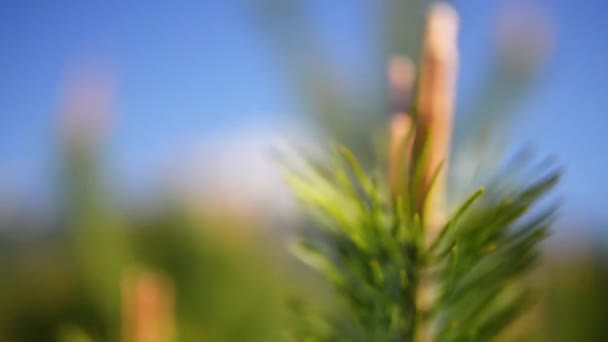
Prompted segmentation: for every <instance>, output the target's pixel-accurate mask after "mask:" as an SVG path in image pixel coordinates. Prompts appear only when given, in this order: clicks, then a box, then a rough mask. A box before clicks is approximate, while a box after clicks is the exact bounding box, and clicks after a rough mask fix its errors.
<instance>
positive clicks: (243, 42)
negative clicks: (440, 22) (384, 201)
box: [0, 0, 608, 341]
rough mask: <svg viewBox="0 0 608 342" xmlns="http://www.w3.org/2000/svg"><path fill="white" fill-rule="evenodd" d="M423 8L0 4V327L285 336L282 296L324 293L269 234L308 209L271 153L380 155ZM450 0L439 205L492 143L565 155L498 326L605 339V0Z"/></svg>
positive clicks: (72, 332) (496, 147)
mask: <svg viewBox="0 0 608 342" xmlns="http://www.w3.org/2000/svg"><path fill="white" fill-rule="evenodd" d="M432 2H433V1H430V0H387V1H369V0H368V1H365V0H354V1H331V2H330V1H322V0H307V1H301V0H231V1H211V0H209V1H182V2H169V1H129V2H127V1H114V0H109V1H81V2H73V1H67V0H57V1H37V2H34V1H18V0H0V76H1V77H0V129H1V130H0V340H1V341H117V340H125V341H167V340H171V339H176V340H179V341H283V340H287V336H286V331H287V330H289V328H290V327H291V326H292V325H294V324H297V323H294V322H293V321H292V320H291V319H290V315H289V312H288V311H289V310H287V309H286V305H285V302H287V301H288V298H290V297H292V296H298V297H304V298H310V300H311V301H314V302H318V303H319V305H331V300H326V299H327V298H326V297H328V296H329V295H328V294H327V293H326V291H324V290H323V284H322V282H320V281H319V280H318V279H316V278H315V277H314V276H313V275H312V273H310V272H309V271H307V270H306V269H305V268H304V267H302V265H300V264H299V263H297V262H295V261H293V260H292V259H291V257H290V256H289V253H287V252H286V251H285V248H284V245H285V243H286V241H287V240H288V239H289V238H290V236H291V235H292V234H293V233H294V231H295V230H297V229H299V228H301V227H303V226H306V225H307V224H308V223H307V222H306V221H305V220H304V219H303V218H302V215H301V213H300V211H299V210H298V207H297V204H296V203H295V201H294V200H293V199H292V196H291V194H290V193H289V191H288V190H287V189H286V188H285V185H284V183H283V179H282V165H281V164H280V163H279V162H277V160H276V158H275V157H274V156H275V153H276V150H277V149H283V148H285V146H292V147H295V149H296V150H301V149H303V150H306V151H308V152H309V153H311V154H315V153H318V151H321V150H323V148H324V146H326V144H325V142H330V141H340V142H343V143H345V144H346V145H348V146H349V147H350V148H352V149H353V150H354V151H355V153H356V154H357V155H358V156H360V158H361V159H362V160H363V161H364V162H365V163H367V165H371V164H373V163H374V161H376V160H378V159H379V158H380V157H379V156H378V153H377V146H378V143H377V142H378V140H382V139H383V134H384V133H383V132H384V131H385V129H386V125H387V122H388V119H389V117H390V111H391V104H390V99H389V96H388V94H389V89H388V81H387V73H386V69H387V61H388V60H389V59H390V58H391V57H393V56H395V55H398V56H406V57H408V58H410V59H411V60H412V61H413V62H414V64H416V61H417V58H418V55H419V47H420V36H421V32H422V29H423V21H424V18H425V12H426V8H428V5H429V4H430V3H432ZM452 3H453V4H454V6H455V7H456V9H457V10H458V12H459V14H460V24H461V32H460V40H459V46H460V71H459V79H458V96H457V105H456V112H457V113H456V133H455V136H454V139H453V147H452V155H453V158H452V161H451V165H450V170H451V174H450V177H451V178H450V179H451V182H450V184H451V197H452V198H453V201H454V202H457V201H458V200H459V199H460V198H461V197H462V196H466V195H467V194H468V193H469V192H470V190H472V189H474V188H475V187H477V186H478V185H480V184H484V183H485V182H487V181H488V180H489V179H491V177H492V176H493V175H495V174H496V172H497V171H498V170H499V169H500V168H501V165H503V164H504V161H505V160H509V159H513V158H526V157H525V156H529V155H535V156H540V157H546V156H550V157H552V158H554V159H555V160H556V161H557V164H558V165H561V166H562V167H563V169H564V177H563V180H562V182H561V184H560V186H559V189H558V193H557V194H555V196H556V198H559V199H560V201H561V203H562V207H561V211H560V215H559V219H558V220H557V222H556V223H555V226H554V230H553V235H552V236H551V237H550V238H549V239H548V240H547V241H546V242H545V243H544V245H543V250H544V257H543V260H542V262H541V265H540V268H539V271H538V274H537V275H535V277H534V279H533V280H532V281H533V282H534V283H535V285H536V286H538V287H539V290H540V291H539V298H540V301H539V304H538V305H537V306H536V307H535V308H534V309H533V310H531V312H530V315H527V316H526V317H524V318H523V319H522V320H521V322H519V323H518V324H517V327H516V329H514V332H511V333H510V334H511V335H512V336H507V337H506V338H516V337H517V338H523V339H524V340H550V341H605V340H607V339H608V328H607V327H608V325H606V324H605V323H608V322H606V318H605V317H608V309H607V308H608V306H607V305H606V304H608V303H607V302H608V297H607V296H606V295H605V290H606V289H608V287H606V286H608V259H606V257H607V256H608V254H607V252H608V249H606V242H607V241H608V240H607V238H608V230H606V224H607V223H608V216H607V215H606V213H605V211H604V210H605V200H604V195H605V192H606V191H608V178H607V177H605V176H604V171H605V168H606V167H607V166H608V157H606V154H605V151H604V148H605V147H606V146H608V135H606V128H607V127H608V116H607V115H606V111H607V110H608V99H607V98H606V96H605V95H604V91H605V90H606V89H608V69H607V66H606V63H605V61H606V60H608V45H606V41H605V34H606V33H607V32H608V22H606V20H604V19H605V18H604V15H603V14H604V13H605V11H606V10H608V4H606V3H605V2H604V1H603V0H588V1H585V2H579V3H576V2H573V1H567V0H520V1H517V0H500V1H486V0H468V1H459V0H455V1H453V2H452ZM522 151H523V152H522ZM513 156H517V157H513ZM328 303H329V304H328ZM146 334H150V335H146Z"/></svg>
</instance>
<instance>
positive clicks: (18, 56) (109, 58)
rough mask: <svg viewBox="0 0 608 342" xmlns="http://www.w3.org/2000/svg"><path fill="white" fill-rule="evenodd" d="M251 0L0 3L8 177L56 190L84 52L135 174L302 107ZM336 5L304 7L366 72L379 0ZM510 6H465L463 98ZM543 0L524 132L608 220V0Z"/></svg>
mask: <svg viewBox="0 0 608 342" xmlns="http://www.w3.org/2000/svg"><path fill="white" fill-rule="evenodd" d="M245 3H247V1H246V0H235V1H189V2H186V1H184V2H172V1H171V2H170V1H117V0H116V1H115V0H110V1H78V2H77V1H68V0H57V1H36V2H34V1H17V0H0V75H1V77H0V110H1V113H0V127H1V128H2V130H1V131H0V132H1V134H0V168H2V170H1V171H0V177H4V178H5V180H4V181H3V182H0V184H5V183H8V184H9V185H10V186H11V187H15V188H19V189H22V190H23V191H24V192H25V193H26V194H29V196H34V197H35V196H37V194H38V193H39V192H40V191H43V190H41V189H44V188H45V187H47V186H48V182H49V177H48V173H49V171H48V170H50V167H51V164H52V158H53V156H54V155H53V153H54V152H53V151H54V150H53V149H54V146H53V142H54V141H55V140H56V126H57V111H58V109H59V106H60V102H59V101H60V99H61V89H62V84H64V83H65V78H66V73H67V71H68V70H69V69H70V68H71V67H73V66H74V65H76V66H78V65H80V64H81V63H84V62H83V61H88V60H95V61H96V63H97V62H98V63H101V64H103V65H105V66H106V67H107V68H108V69H109V70H111V71H112V74H113V78H114V80H115V86H116V89H115V93H116V97H115V101H114V109H115V110H114V113H113V114H114V117H115V118H114V119H113V121H114V124H113V133H112V140H111V141H112V142H111V146H110V150H111V154H112V158H113V159H114V161H115V162H116V164H117V168H118V169H119V173H122V176H124V177H125V178H126V179H128V180H130V181H138V180H139V181H141V180H142V179H144V181H145V178H146V177H153V174H154V170H155V168H157V167H158V166H159V165H160V163H162V162H163V160H164V159H166V156H167V155H168V154H171V153H172V151H174V149H175V148H176V146H179V144H183V143H185V142H187V141H188V140H189V139H195V138H196V137H197V136H200V135H209V134H221V132H226V131H227V130H233V129H234V128H235V127H237V126H241V125H248V123H250V122H254V123H255V124H256V125H262V126H263V125H264V123H269V125H270V123H272V122H273V121H277V120H282V119H284V118H285V117H289V116H290V115H294V114H295V113H301V112H302V108H299V107H298V104H297V101H295V98H294V94H293V93H291V92H290V91H289V89H288V88H289V87H287V86H286V82H287V81H286V77H285V75H283V74H282V73H281V71H280V68H278V67H277V66H276V64H277V62H278V60H277V59H278V56H277V54H275V53H273V50H272V44H271V43H270V42H269V40H268V37H267V36H266V35H265V34H264V33H263V32H262V30H261V29H260V28H259V27H258V26H256V24H255V20H254V19H253V18H252V15H251V13H249V12H248V11H247V8H248V6H245V5H244V4H245ZM329 3H330V2H327V1H310V2H307V4H308V6H306V7H307V9H308V10H309V14H310V15H311V19H312V23H313V24H314V26H315V28H314V29H315V32H316V33H318V34H320V35H321V36H322V37H323V39H324V40H323V46H325V47H328V48H330V49H331V52H332V53H333V54H334V55H335V56H337V58H339V59H340V60H342V61H343V63H342V67H343V68H345V69H348V70H351V71H350V72H351V73H352V74H353V75H354V76H352V77H355V79H359V80H361V79H365V76H366V75H368V74H369V72H370V69H369V67H367V68H366V65H368V64H369V61H370V59H372V58H374V57H375V56H374V55H373V53H370V48H369V46H370V45H369V44H368V43H370V42H372V41H373V33H374V28H375V25H377V24H378V23H377V22H375V21H374V20H372V19H371V17H370V15H369V11H370V9H372V8H373V6H371V5H370V4H371V3H373V2H371V1H335V2H331V5H330V4H329ZM500 3H501V1H487V0H467V1H455V5H456V7H457V8H458V9H459V11H460V13H461V17H462V32H461V41H460V45H461V47H462V56H461V62H462V70H461V71H462V72H461V74H462V75H461V76H462V77H461V81H460V87H459V89H460V98H464V99H466V98H467V95H469V94H470V93H471V91H472V89H474V86H475V82H476V80H477V79H479V78H480V77H481V73H482V72H483V65H484V62H485V61H486V59H487V58H488V50H489V45H490V41H489V40H490V34H489V32H490V31H491V29H492V20H493V18H495V15H496V11H497V10H498V8H499V5H500ZM542 3H543V4H544V5H545V6H546V7H547V9H548V10H549V13H550V14H551V15H552V17H553V21H554V22H555V24H556V29H557V32H556V37H557V42H556V45H555V50H554V55H553V57H552V59H551V61H550V63H549V64H548V65H547V66H546V68H545V69H544V71H543V77H542V79H541V81H540V82H539V84H538V86H537V87H536V88H534V89H533V90H532V91H530V92H529V93H527V95H526V97H525V99H524V101H522V102H521V103H520V104H519V105H518V106H517V107H516V108H515V111H517V113H516V114H517V116H518V118H519V119H518V121H517V124H516V125H517V126H516V132H517V136H516V139H517V141H520V142H525V143H531V144H533V145H534V146H535V147H536V148H537V150H539V151H541V152H542V153H547V154H549V153H550V154H555V155H556V156H557V157H558V159H559V161H560V163H561V164H563V165H564V167H565V170H566V174H565V178H564V181H563V183H562V185H561V188H560V192H561V194H562V195H563V197H564V198H565V200H566V202H565V208H564V209H565V214H566V215H577V214H578V215H587V216H589V217H590V218H591V219H592V220H597V221H599V222H605V218H606V217H605V214H603V210H604V202H605V200H604V198H603V195H604V191H606V190H608V178H607V177H605V176H604V170H605V169H606V167H607V166H608V157H607V156H606V153H605V152H604V148H605V147H606V146H608V137H606V129H607V128H608V118H607V117H608V115H607V114H608V113H607V112H608V97H607V96H606V95H605V91H606V90H607V89H608V80H607V76H608V70H607V63H606V62H605V61H607V60H608V41H607V40H606V34H607V33H608V22H607V21H606V20H605V13H606V10H608V4H606V3H605V1H603V0H587V1H584V2H573V1H569V0H552V1H551V0H547V1H542ZM372 45H373V44H372ZM366 63H367V64H366ZM357 77H358V78H357Z"/></svg>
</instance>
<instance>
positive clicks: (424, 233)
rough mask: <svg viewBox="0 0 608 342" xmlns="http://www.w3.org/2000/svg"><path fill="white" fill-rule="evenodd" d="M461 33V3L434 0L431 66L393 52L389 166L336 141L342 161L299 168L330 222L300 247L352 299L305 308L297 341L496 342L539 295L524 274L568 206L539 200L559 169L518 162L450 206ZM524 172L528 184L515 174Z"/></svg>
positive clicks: (311, 205) (426, 47)
mask: <svg viewBox="0 0 608 342" xmlns="http://www.w3.org/2000/svg"><path fill="white" fill-rule="evenodd" d="M457 33H458V15H457V13H456V11H455V10H454V9H453V8H452V7H451V6H450V5H448V4H445V3H439V4H435V5H432V6H431V7H430V8H429V11H428V14H427V19H426V24H425V29H424V34H423V43H422V49H421V51H422V54H421V56H420V58H419V60H420V62H419V63H420V65H413V62H411V59H408V58H407V57H404V56H399V57H395V58H394V59H392V60H391V61H390V62H389V68H388V69H389V77H388V78H389V82H390V88H391V96H392V98H393V101H392V102H393V109H392V111H393V113H392V119H391V120H390V124H389V125H388V130H387V131H388V136H389V139H388V140H389V143H388V146H387V147H386V148H387V151H388V152H387V156H388V158H387V159H388V160H387V162H386V163H385V165H381V166H379V165H376V167H375V168H374V169H373V170H371V171H370V170H366V168H365V167H363V166H362V165H361V164H360V163H359V162H358V161H357V159H356V157H355V156H354V155H353V153H352V152H351V151H350V150H349V149H348V148H347V147H345V146H336V147H334V148H333V152H332V155H333V158H332V162H331V163H329V165H327V163H315V162H310V163H306V165H305V166H304V167H303V168H300V169H298V170H295V171H290V172H289V173H288V175H287V180H288V183H289V184H290V186H291V187H292V188H293V190H294V191H295V193H296V194H297V196H298V197H299V199H301V201H302V202H303V203H305V205H306V207H307V208H308V209H310V212H311V213H312V215H313V217H314V219H315V222H316V223H317V224H316V227H317V229H315V230H314V231H311V230H306V231H304V232H303V233H302V234H301V235H302V236H301V238H300V239H299V240H298V241H297V242H296V243H294V245H293V250H294V252H295V253H296V255H297V256H298V257H299V258H300V259H301V260H302V261H304V262H305V263H306V264H308V265H310V266H311V267H313V268H314V269H316V270H317V271H319V272H320V273H321V274H323V275H324V276H325V277H326V278H327V280H328V281H329V282H330V283H331V284H332V286H333V288H334V289H335V293H336V294H337V296H338V297H339V299H340V301H341V302H343V303H344V307H345V309H344V310H341V311H340V312H338V313H335V312H334V313H332V314H328V313H322V312H314V310H312V311H311V310H300V311H299V312H300V315H301V317H300V318H301V322H303V324H302V327H301V329H299V330H297V331H296V332H295V333H296V335H297V336H296V339H297V340H306V341H422V342H424V341H470V340H482V341H483V340H488V339H492V338H494V337H496V336H498V335H500V334H501V333H502V332H503V331H504V330H505V328H506V327H508V326H509V324H510V323H512V322H513V321H514V320H515V319H516V318H517V317H518V316H519V315H520V314H522V313H523V312H525V310H526V309H527V308H528V307H529V304H530V303H532V300H533V298H534V296H533V295H532V294H531V291H530V289H529V287H528V286H527V284H526V282H525V281H524V275H525V274H526V273H527V272H528V271H529V270H530V269H531V268H532V266H533V265H534V261H535V260H536V257H537V256H538V252H539V251H538V245H539V242H540V241H541V240H542V239H543V238H544V237H545V236H546V235H547V230H548V227H549V225H550V223H551V220H552V217H553V215H554V213H555V207H554V206H549V207H547V206H542V205H535V204H537V202H539V200H540V199H541V198H543V197H544V195H545V194H546V193H547V192H548V191H549V190H550V189H551V188H552V187H553V186H554V185H555V184H556V183H557V181H558V178H559V171H558V170H556V169H554V168H551V167H547V166H546V165H545V166H543V168H541V170H540V171H539V168H535V169H534V171H531V172H521V169H518V170H510V169H506V170H504V172H502V173H501V174H500V175H497V176H496V179H495V180H494V181H492V182H489V183H488V184H487V185H486V186H485V187H484V188H480V189H479V190H478V191H475V192H474V193H473V194H470V196H469V197H468V198H467V199H465V200H463V201H462V203H461V204H460V205H459V206H455V208H452V209H448V208H447V205H446V197H447V179H448V178H447V177H446V175H447V172H448V171H449V170H448V165H449V162H448V156H449V146H450V141H451V130H452V117H453V108H454V101H455V88H456V87H455V85H456V75H457V70H458V49H457ZM511 175H516V176H514V177H515V178H516V181H515V182H510V183H509V184H508V185H505V182H502V180H503V179H504V178H505V177H510V176H511ZM517 175H518V176H517ZM511 178H512V177H511Z"/></svg>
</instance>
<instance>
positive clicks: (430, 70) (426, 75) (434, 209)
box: [413, 3, 458, 342]
mask: <svg viewBox="0 0 608 342" xmlns="http://www.w3.org/2000/svg"><path fill="white" fill-rule="evenodd" d="M457 31H458V15H457V13H456V11H455V10H454V9H453V8H452V7H451V6H449V5H447V4H445V3H439V4H436V5H434V6H433V7H432V8H431V9H430V12H429V16H428V19H427V24H426V30H425V36H424V46H423V51H422V59H421V61H422V65H421V72H420V80H419V89H418V98H417V103H416V105H417V110H418V111H417V114H418V116H417V127H416V137H415V140H414V158H416V157H419V156H420V155H421V154H422V153H423V152H424V153H425V157H424V158H417V159H414V160H413V161H414V162H420V163H424V164H423V165H420V166H419V167H422V170H423V171H422V175H421V176H422V177H421V179H419V180H418V179H416V180H414V181H415V182H416V184H414V185H413V186H414V189H413V191H414V199H415V201H416V203H417V207H418V208H419V211H420V212H422V217H423V223H424V230H425V231H424V239H423V242H422V243H423V245H422V246H421V247H422V248H423V251H426V250H427V249H428V248H430V246H431V245H432V243H433V241H435V239H436V238H437V236H439V234H440V229H441V227H442V226H443V222H444V221H445V217H446V214H445V203H444V202H445V193H446V168H447V167H446V165H447V163H446V160H447V158H448V155H449V146H450V140H451V129H452V116H453V103H454V94H455V79H456V71H457V66H458V54H457V46H456V45H457V44H456V39H457ZM436 292H437V289H436V284H435V282H434V280H433V279H432V277H431V276H430V272H429V270H428V269H427V268H426V267H425V265H421V269H420V273H419V284H418V290H417V293H416V297H417V298H416V310H417V313H418V316H419V319H418V320H417V321H418V323H417V327H416V340H417V341H419V342H429V341H432V340H433V338H434V334H435V332H434V326H433V322H432V321H431V320H430V319H429V318H428V317H427V313H428V312H430V310H431V308H432V306H433V302H434V301H435V297H436Z"/></svg>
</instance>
